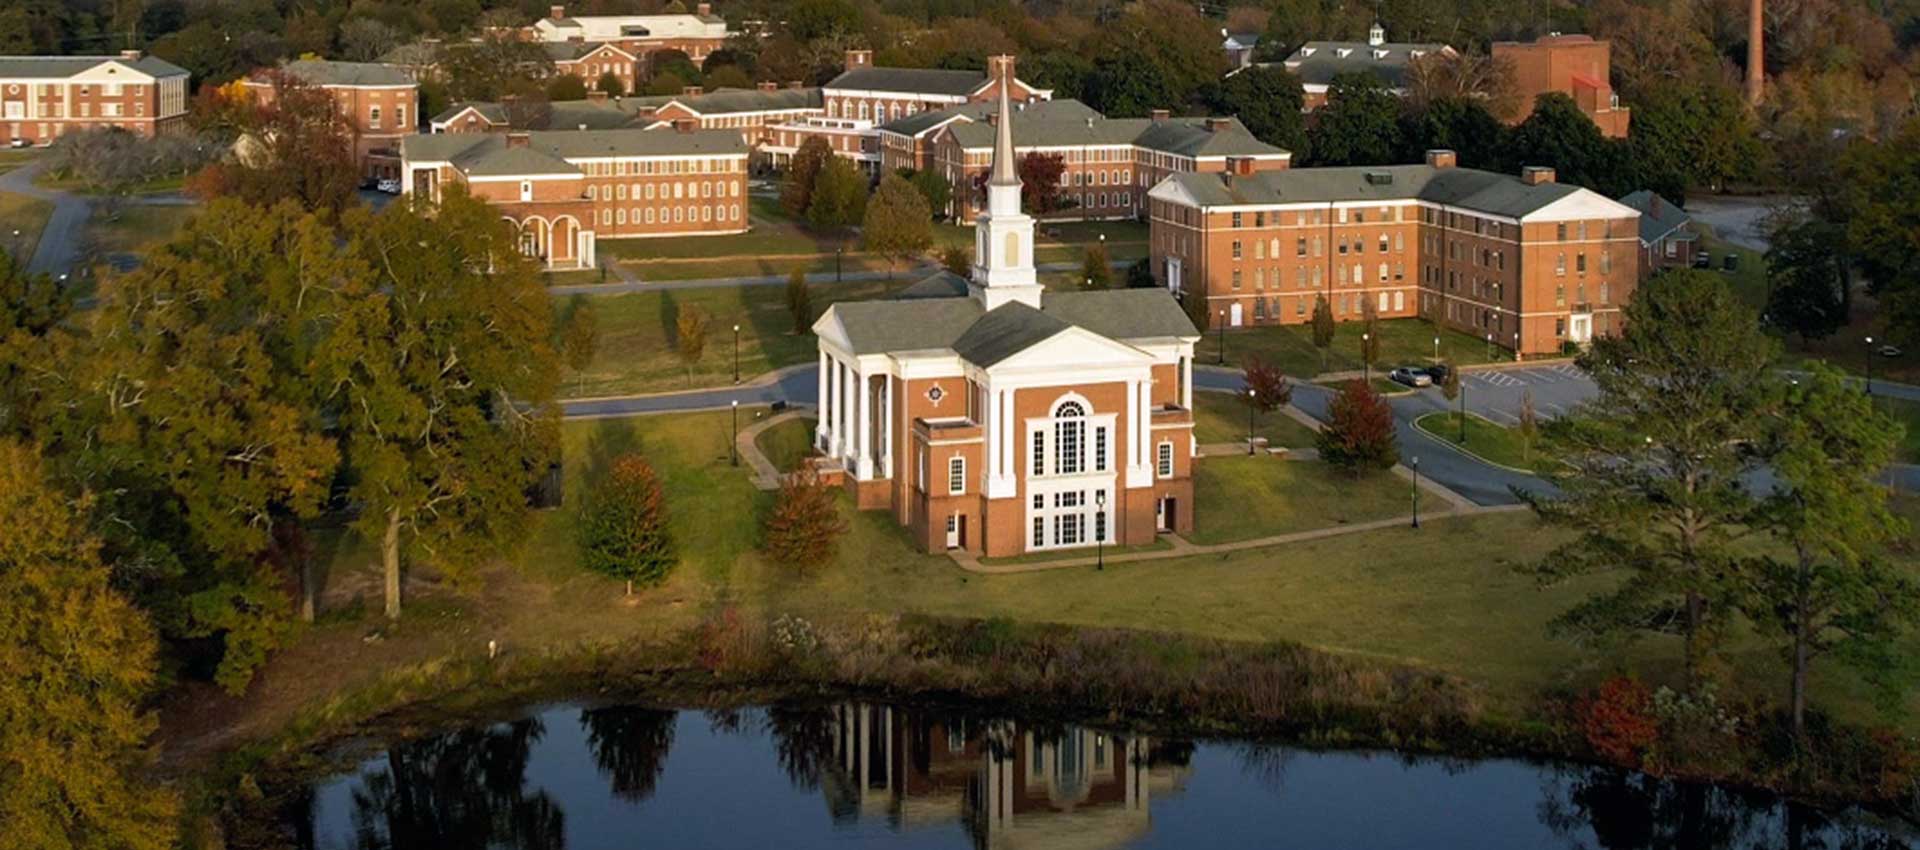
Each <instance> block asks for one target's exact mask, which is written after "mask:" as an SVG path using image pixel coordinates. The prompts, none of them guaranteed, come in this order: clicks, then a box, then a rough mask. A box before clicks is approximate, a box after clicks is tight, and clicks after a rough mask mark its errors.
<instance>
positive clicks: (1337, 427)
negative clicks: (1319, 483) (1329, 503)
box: [1318, 380, 1400, 474]
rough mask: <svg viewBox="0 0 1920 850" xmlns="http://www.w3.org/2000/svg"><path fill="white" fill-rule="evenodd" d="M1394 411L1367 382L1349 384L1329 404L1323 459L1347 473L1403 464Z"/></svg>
mask: <svg viewBox="0 0 1920 850" xmlns="http://www.w3.org/2000/svg"><path fill="white" fill-rule="evenodd" d="M1394 439H1395V435H1394V429H1393V408H1392V407H1389V406H1388V405H1387V401H1386V399H1383V398H1381V397H1380V394H1379V393H1376V392H1374V391H1373V388H1372V387H1370V386H1367V383H1366V382H1365V381H1360V380H1353V381H1348V382H1346V383H1345V384H1344V385H1342V386H1341V387H1340V392H1339V394H1338V395H1335V396H1334V397H1333V401H1331V402H1329V403H1328V404H1327V424H1326V425H1324V426H1322V427H1321V428H1320V438H1319V440H1318V443H1319V448H1320V459H1321V460H1324V461H1326V462H1327V463H1330V464H1332V465H1334V466H1336V467H1339V468H1341V469H1344V470H1346V471H1347V472H1350V473H1354V474H1358V473H1360V472H1363V471H1366V470H1370V469H1390V468H1392V466H1393V465H1394V464H1396V463H1399V462H1400V449H1399V447H1398V446H1397V445H1395V443H1394Z"/></svg>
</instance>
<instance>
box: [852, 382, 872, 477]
mask: <svg viewBox="0 0 1920 850" xmlns="http://www.w3.org/2000/svg"><path fill="white" fill-rule="evenodd" d="M853 387H854V404H856V405H858V406H859V411H860V412H859V417H860V418H859V424H857V425H855V426H854V427H855V428H856V429H857V430H856V431H855V432H854V434H855V436H854V440H853V444H854V453H855V454H857V455H858V456H859V457H858V458H857V459H856V460H855V461H854V470H855V473H854V474H855V475H858V476H859V477H860V479H861V480H863V481H864V480H867V479H870V478H872V477H873V424H872V423H873V387H872V386H871V385H870V384H869V383H868V382H867V376H866V375H864V374H861V373H860V372H858V371H855V372H854V373H853Z"/></svg>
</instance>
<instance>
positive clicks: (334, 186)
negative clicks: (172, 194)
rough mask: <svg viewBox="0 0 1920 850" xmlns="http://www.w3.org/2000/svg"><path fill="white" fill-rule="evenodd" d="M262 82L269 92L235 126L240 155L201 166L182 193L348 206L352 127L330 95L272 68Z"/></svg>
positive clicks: (355, 179)
mask: <svg viewBox="0 0 1920 850" xmlns="http://www.w3.org/2000/svg"><path fill="white" fill-rule="evenodd" d="M269 78H270V80H271V82H272V85H273V95H272V97H271V99H270V100H269V101H268V102H267V103H266V104H265V105H264V106H261V107H260V108H259V109H258V110H257V112H256V113H255V114H254V116H253V117H252V119H251V120H250V122H249V124H248V125H247V126H245V127H244V128H243V132H244V133H245V135H244V137H243V139H242V142H241V146H240V151H241V152H240V155H239V156H237V157H235V160H234V161H233V162H225V163H216V164H214V165H210V166H207V168H206V169H205V170H203V171H202V172H201V173H200V175H199V176H198V177H197V178H196V179H195V181H194V183H193V184H192V185H191V186H189V189H190V190H193V191H194V192H195V193H196V194H198V195H200V196H201V197H203V198H208V197H233V198H238V199H240V200H243V201H246V202H248V203H251V204H255V205H257V206H271V205H273V204H275V203H278V202H279V201H280V200H282V199H284V198H289V197H291V198H294V199H296V200H298V201H299V202H300V203H301V205H302V206H304V207H306V208H307V209H312V210H330V211H333V212H338V211H340V210H342V209H344V208H346V207H347V206H348V205H350V204H352V203H354V201H355V196H354V192H355V190H357V189H358V188H359V186H360V163H359V161H358V160H356V159H355V157H354V153H353V128H352V125H351V124H350V123H349V122H348V119H347V116H346V115H344V114H342V113H341V112H340V109H339V108H338V107H337V106H335V104H334V101H333V95H331V94H329V93H327V92H326V91H324V90H322V89H320V88H318V87H316V86H312V85H309V84H307V83H305V82H302V81H301V80H299V79H297V78H295V77H293V76H292V75H290V74H286V73H282V72H279V71H274V72H271V73H270V75H269Z"/></svg>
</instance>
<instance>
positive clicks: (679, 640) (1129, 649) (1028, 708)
mask: <svg viewBox="0 0 1920 850" xmlns="http://www.w3.org/2000/svg"><path fill="white" fill-rule="evenodd" d="M635 694H644V695H645V699H646V700H647V701H648V702H652V703H655V704H660V703H667V704H676V705H687V706H694V707H709V706H712V707H737V706H744V705H752V704H760V703H765V702H768V701H771V700H775V699H780V698H789V697H795V696H801V697H804V696H822V695H853V696H858V697H860V698H864V699H875V700H886V699H898V698H902V697H906V696H912V697H914V698H916V699H922V700H925V699H932V700H957V701H963V702H967V703H971V704H987V705H991V706H992V707H993V709H994V710H995V711H1006V712H1009V713H1012V712H1020V713H1024V714H1028V715H1039V716H1046V717H1058V718H1060V719H1062V720H1071V721H1093V722H1099V723H1105V724H1107V725H1110V726H1116V727H1124V728H1128V729H1134V730H1139V731H1141V732H1145V733H1150V734H1155V735H1178V736H1232V737H1239V738H1249V739H1279V740H1285V741H1288V742H1291V743H1296V744H1305V745H1309V746H1318V747H1338V748H1382V749H1393V750H1398V751H1402V752H1409V753H1443V754H1447V755H1455V756H1465V757H1474V758H1489V757H1501V756H1519V755H1524V756H1535V757H1542V758H1550V759H1556V760H1567V761H1595V760H1596V758H1595V756H1594V754H1593V752H1592V750H1591V748H1590V747H1589V746H1588V745H1587V743H1586V741H1585V739H1584V738H1583V737H1582V736H1581V735H1580V734H1578V733H1576V732H1574V731H1572V728H1573V727H1572V725H1571V724H1570V723H1569V722H1568V721H1567V720H1566V719H1565V718H1566V717H1567V713H1568V710H1567V708H1566V705H1568V702H1567V701H1565V700H1554V699H1543V700H1541V702H1540V703H1539V704H1538V705H1536V706H1533V707H1531V710H1529V711H1527V712H1526V716H1527V718H1528V719H1523V718H1522V717H1519V716H1515V715H1514V714H1513V713H1512V710H1511V707H1504V706H1499V705H1495V704H1493V703H1491V702H1490V701H1489V700H1488V698H1487V696H1486V694H1485V691H1484V689H1483V688H1481V687H1479V686H1476V685H1474V684H1473V683H1469V682H1466V681H1463V680H1460V679H1458V678H1456V677H1452V676H1447V675H1444V674H1439V673H1434V672H1430V671H1422V670H1417V669H1412V668H1408V667H1404V666H1399V665H1394V664H1388V663H1381V662H1373V661H1368V660H1356V659H1352V658H1348V657H1337V656H1333V655H1330V654H1327V653H1323V652H1319V651H1315V650H1311V649H1307V648H1305V647H1301V646H1298V645H1295V644H1286V643H1271V644H1254V643H1235V642H1229V641H1218V640H1208V639H1197V638H1186V637H1178V636H1169V635H1165V634H1157V633H1142V632H1132V631H1125V630H1116V629H1095V628H1073V627H1063V626H1030V625H1016V624H1013V623H1011V622H1008V621H1003V620H985V621H981V620H952V619H934V618H925V617H905V618H901V617H890V616H872V617H868V618H865V619H864V620H862V621H858V622H851V623H846V624H840V625H834V626H824V625H816V624H813V623H810V622H808V621H805V620H800V619H796V618H787V617H782V618H778V619H775V620H774V621H772V622H754V621H752V620H750V619H749V618H746V617H743V616H741V615H740V614H739V613H738V612H737V611H735V610H734V609H732V608H720V609H718V610H716V611H714V612H713V613H712V614H710V615H709V616H707V617H705V618H703V619H702V620H701V622H700V623H699V624H698V625H697V626H696V627H695V628H693V629H691V630H689V631H687V632H685V633H682V634H680V635H678V636H675V637H674V638H672V639H670V640H665V641H655V642H646V643H639V642H631V643H624V644H611V643H610V644H604V645H580V646H575V647H571V648H568V649H564V650H553V651H546V652H538V653H534V652H529V653H524V654H515V653H511V652H509V653H506V654H504V655H502V656H500V657H498V658H495V659H491V660H490V659H488V658H486V657H485V656H484V654H476V655H470V656H462V657H443V658H439V659H436V660H432V661H429V662H425V663H421V664H417V665H412V666H408V667H404V668H401V669H395V670H392V671H390V672H388V673H386V674H385V675H383V676H381V677H380V678H379V679H378V680H377V681H375V682H374V683H372V684H370V685H367V686H365V687H361V688H358V689H356V690H354V691H352V692H350V693H343V694H337V695H334V696H333V697H331V698H329V699H328V700H327V701H326V702H325V703H324V704H322V705H319V706H314V707H310V708H308V709H306V710H304V711H302V712H300V713H299V715H298V716H297V717H296V718H295V719H294V720H293V721H292V722H290V723H287V724H285V725H284V727H283V728H281V729H279V730H277V731H276V732H274V733H273V734H271V735H269V736H267V737H265V738H263V739H259V740H253V741H249V742H246V743H244V744H240V745H238V746H234V747H231V748H229V749H227V750H226V751H225V752H224V753H223V755H222V756H221V757H220V758H219V759H218V760H217V763H216V764H215V765H214V766H212V767H211V768H210V769H208V770H206V771H204V772H203V773H202V774H200V775H198V776H196V777H193V778H192V781H193V783H194V785H193V788H192V793H191V794H190V795H189V796H190V803H191V808H192V810H193V811H194V812H195V821H196V823H194V824H192V825H191V826H192V827H193V828H192V829H190V830H189V833H188V834H189V835H194V836H197V837H198V839H199V840H197V841H196V842H195V843H196V844H197V845H198V846H206V847H217V846H233V847H254V846H270V845H265V844H262V843H260V842H258V841H250V840H249V835H248V825H249V824H254V825H255V826H257V825H258V824H259V823H261V822H262V820H261V814H262V809H261V807H262V806H270V805H272V803H273V801H272V800H271V799H270V797H269V795H268V794H266V793H265V792H263V791H262V789H263V788H266V789H277V788H285V787H287V786H288V785H289V784H290V783H291V782H293V781H294V780H296V779H297V778H299V777H302V776H307V777H310V776H312V775H313V774H314V773H315V772H316V771H317V770H319V769H322V768H324V767H326V766H328V765H329V764H330V763H331V762H330V760H329V758H328V755H329V753H334V754H336V755H337V752H338V750H337V749H336V748H337V747H339V746H340V745H342V744H344V743H346V742H351V741H354V740H363V741H364V740H391V739H396V738H405V737H409V736H411V735H417V734H420V733H421V732H424V731H427V730H436V729H445V728H448V727H449V726H453V725H458V724H461V723H462V722H463V721H480V720H487V719H497V718H498V716H499V715H500V714H501V713H503V712H506V711H512V710H518V709H520V708H523V707H525V706H529V705H534V704H539V703H542V702H551V701H556V700H586V701H598V700H610V699H614V698H617V697H619V696H622V695H626V696H631V695H635ZM1111 706H1124V708H1121V709H1115V708H1101V707H1111ZM1667 772H1668V774H1669V775H1673V776H1687V777H1690V778H1697V779H1703V780H1712V781H1719V782H1732V783H1739V784H1749V785H1755V786H1764V787H1770V788H1773V789H1775V790H1784V791H1789V792H1795V793H1799V794H1801V795H1802V796H1805V797H1807V798H1810V799H1816V800H1821V801H1825V802H1836V801H1852V800H1862V801H1866V802H1871V803H1878V804H1883V805H1884V804H1890V803H1892V802H1893V801H1894V799H1893V796H1892V795H1888V794H1885V793H1883V791H1882V790H1881V789H1870V788H1868V787H1865V783H1862V784H1861V785H1860V786H1858V787H1853V788H1849V789H1845V790H1841V789H1840V788H1839V786H1837V785H1835V784H1834V783H1832V782H1830V781H1829V782H1823V783H1820V784H1819V785H1818V786H1809V787H1795V786H1793V785H1792V784H1785V783H1779V782H1777V781H1771V779H1772V778H1771V777H1769V776H1767V775H1766V774H1765V773H1764V772H1761V771H1752V772H1750V773H1749V774H1748V775H1695V774H1690V773H1688V772H1686V771H1683V770H1669V771H1667ZM229 839H231V840H229Z"/></svg>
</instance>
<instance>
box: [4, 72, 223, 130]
mask: <svg viewBox="0 0 1920 850" xmlns="http://www.w3.org/2000/svg"><path fill="white" fill-rule="evenodd" d="M186 118H187V72H186V71H185V70H184V69H182V68H180V67H178V66H175V65H173V64H172V63H169V62H167V61H165V60H163V59H157V58H155V57H152V56H146V55H143V54H141V53H140V51H138V50H129V51H126V52H123V53H121V54H120V55H118V56H0V121H4V122H5V123H4V127H5V130H6V136H5V141H7V142H20V143H24V144H33V145H44V144H47V143H49V142H51V141H53V140H54V139H56V138H58V137H59V136H60V135H61V134H62V133H70V132H73V131H75V130H86V129H94V128H101V127H118V128H120V129H122V130H127V131H129V132H134V133H139V134H141V135H143V136H153V135H158V134H160V133H167V132H171V131H173V130H175V129H178V128H181V127H184V126H185V125H186Z"/></svg>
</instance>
